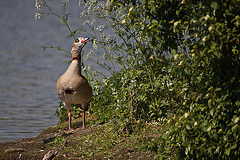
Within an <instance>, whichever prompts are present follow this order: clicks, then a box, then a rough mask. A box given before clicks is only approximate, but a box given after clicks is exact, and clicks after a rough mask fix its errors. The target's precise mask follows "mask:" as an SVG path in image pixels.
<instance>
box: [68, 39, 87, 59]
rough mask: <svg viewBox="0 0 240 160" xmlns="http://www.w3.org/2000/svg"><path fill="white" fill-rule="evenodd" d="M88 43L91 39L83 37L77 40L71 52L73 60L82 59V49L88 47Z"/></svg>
mask: <svg viewBox="0 0 240 160" xmlns="http://www.w3.org/2000/svg"><path fill="white" fill-rule="evenodd" d="M88 41H90V39H89V38H83V37H80V38H77V39H75V41H74V42H73V45H72V50H71V54H72V60H74V59H76V60H79V59H80V57H81V51H82V48H83V47H84V46H85V45H86V43H87V42H88Z"/></svg>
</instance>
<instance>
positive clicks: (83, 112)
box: [82, 108, 86, 129]
mask: <svg viewBox="0 0 240 160" xmlns="http://www.w3.org/2000/svg"><path fill="white" fill-rule="evenodd" d="M82 118H83V126H82V129H83V128H85V127H86V126H85V109H84V108H83V111H82Z"/></svg>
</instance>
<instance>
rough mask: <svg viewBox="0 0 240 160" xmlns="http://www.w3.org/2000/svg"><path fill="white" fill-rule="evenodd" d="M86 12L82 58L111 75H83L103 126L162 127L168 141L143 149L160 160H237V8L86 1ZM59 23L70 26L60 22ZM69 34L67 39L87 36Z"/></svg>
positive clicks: (174, 0) (230, 3)
mask: <svg viewBox="0 0 240 160" xmlns="http://www.w3.org/2000/svg"><path fill="white" fill-rule="evenodd" d="M43 2H45V1H43ZM45 5H46V3H45ZM84 6H85V9H84V10H83V11H82V13H81V19H82V20H83V24H85V25H87V26H88V28H89V30H85V31H86V32H88V33H89V34H91V36H92V38H93V39H94V40H93V49H92V50H91V51H90V52H89V53H88V54H87V55H86V56H85V58H86V59H87V60H91V61H92V62H93V63H95V64H97V65H100V66H101V67H102V68H104V69H106V71H108V73H110V76H107V74H106V73H103V72H100V71H99V70H97V69H93V68H91V67H89V70H85V74H86V75H87V77H88V79H90V81H91V82H92V85H93V90H94V97H93V100H92V102H91V110H90V111H91V112H94V113H95V114H96V116H97V117H98V119H99V120H100V121H109V120H111V119H114V118H116V119H119V120H120V122H121V123H122V124H123V127H126V126H128V125H129V124H130V123H131V124H132V122H133V121H134V120H141V121H152V120H155V121H161V120H163V119H167V120H168V125H170V127H169V128H168V131H167V132H166V134H164V135H161V136H160V137H159V140H158V141H157V142H156V143H155V142H153V143H152V142H151V143H149V144H152V146H149V147H147V148H149V149H150V150H154V151H157V150H158V151H159V157H162V158H163V157H172V156H173V155H172V154H173V153H177V154H176V157H177V158H178V159H186V158H187V159H200V158H201V159H210V158H213V159H236V157H239V156H240V155H239V154H240V152H239V145H240V144H239V134H238V133H239V130H240V127H239V122H240V121H239V115H240V107H239V105H240V96H239V95H240V93H239V92H240V78H239V77H240V76H239V74H240V73H239V72H240V69H239V68H240V61H239V57H240V55H239V54H240V53H239V49H240V45H239V43H240V42H239V37H240V30H239V25H240V15H239V13H240V11H239V10H240V7H239V6H240V1H234V0H227V1H224V0H221V1H212V0H210V1H200V2H199V1H186V0H181V1H179V0H166V1H154V0H148V1H147V0H143V1H138V0H131V1H121V0H111V2H110V1H106V0H102V1H95V0H89V1H87V2H85V3H84ZM64 7H65V6H64ZM50 13H51V12H50ZM51 14H53V13H51ZM58 18H60V19H62V20H63V21H66V22H67V19H66V16H65V15H64V14H63V16H62V17H58ZM65 24H66V25H67V26H68V28H69V27H70V25H69V23H65ZM69 30H70V32H71V34H70V36H74V34H75V33H77V31H84V29H82V28H79V29H78V30H76V31H72V30H71V28H70V29H69ZM107 33H112V34H110V35H108V34H107ZM99 50H100V51H101V52H102V53H101V54H100V53H99ZM96 57H97V58H98V59H96ZM108 75H109V74H108ZM101 78H102V79H103V81H101V80H99V79H101ZM60 115H62V114H60ZM160 152H161V153H160Z"/></svg>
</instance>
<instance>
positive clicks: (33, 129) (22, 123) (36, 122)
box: [0, 0, 91, 142]
mask: <svg viewBox="0 0 240 160" xmlns="http://www.w3.org/2000/svg"><path fill="white" fill-rule="evenodd" d="M59 2H61V1H59V0H51V3H50V4H49V5H52V6H53V8H54V9H55V10H56V11H57V12H59V13H61V3H59ZM74 3H76V4H74V5H71V6H72V8H71V9H72V11H71V13H72V15H71V18H72V19H70V22H71V24H73V25H72V26H73V27H78V26H79V25H80V19H79V13H80V8H79V7H78V1H75V2H74ZM34 5H35V0H11V1H10V0H1V2H0V17H1V18H0V90H1V91H0V109H1V112H0V142H2V141H8V140H14V139H19V138H27V137H32V136H36V135H38V134H39V133H40V132H41V131H42V130H43V129H45V128H47V127H49V126H53V125H56V124H57V121H58V119H57V117H56V115H55V111H56V108H57V105H58V102H59V98H58V97H57V94H56V88H55V85H56V81H57V79H58V78H59V76H60V75H61V74H62V73H63V72H64V71H65V70H66V69H67V67H68V65H67V64H63V62H64V61H67V60H70V58H71V57H70V55H67V54H64V53H61V52H56V51H54V50H46V51H43V50H42V49H40V47H39V46H40V45H41V44H44V45H46V46H48V45H54V46H58V45H62V48H64V49H66V50H70V49H71V45H72V42H73V39H71V38H66V37H67V35H68V30H67V28H66V27H65V26H64V25H63V24H60V23H59V20H58V19H57V18H55V17H54V16H51V15H50V16H48V17H46V16H45V17H42V18H41V19H40V20H37V21H36V20H35V19H34V13H35V12H36V9H35V8H34ZM74 25H75V26H74ZM77 25H78V26H77ZM81 36H85V35H81ZM89 47H91V44H88V45H86V47H85V50H86V51H87V50H89V49H88V48H89Z"/></svg>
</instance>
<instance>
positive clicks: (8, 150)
mask: <svg viewBox="0 0 240 160" xmlns="http://www.w3.org/2000/svg"><path fill="white" fill-rule="evenodd" d="M24 151H26V150H25V149H23V148H9V149H6V150H5V152H4V153H13V152H24Z"/></svg>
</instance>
